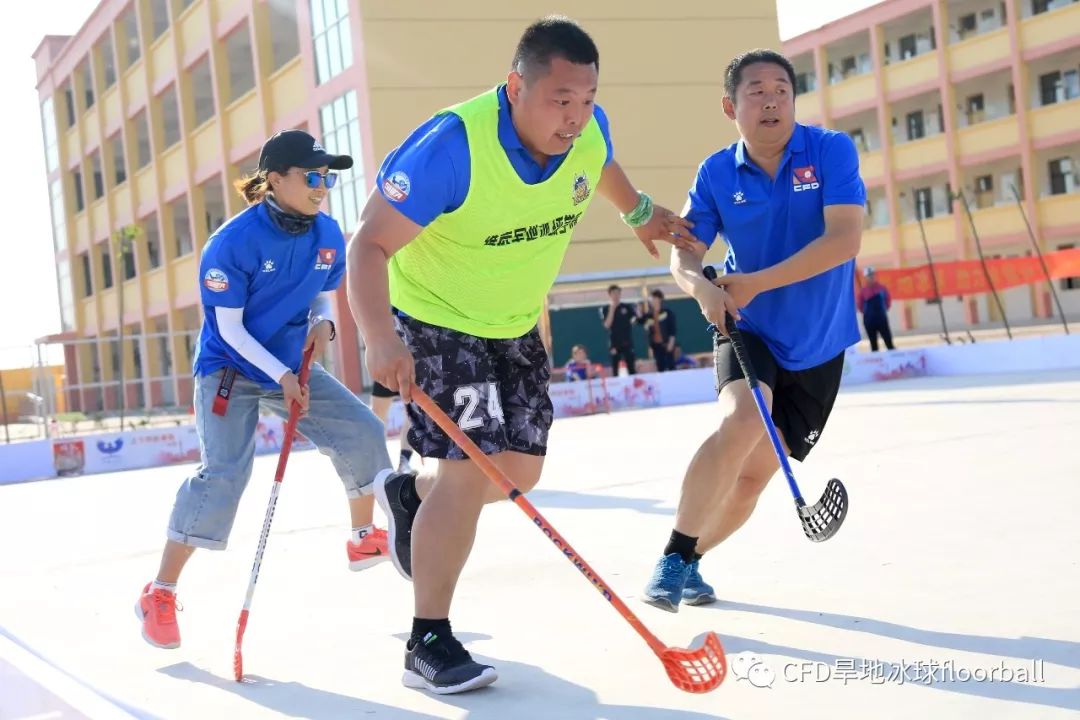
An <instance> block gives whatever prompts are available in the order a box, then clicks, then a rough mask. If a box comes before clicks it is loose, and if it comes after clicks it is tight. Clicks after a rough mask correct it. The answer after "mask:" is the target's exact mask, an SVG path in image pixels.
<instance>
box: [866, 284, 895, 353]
mask: <svg viewBox="0 0 1080 720" xmlns="http://www.w3.org/2000/svg"><path fill="white" fill-rule="evenodd" d="M863 275H865V276H866V283H865V284H864V285H863V286H862V289H861V290H859V312H861V313H862V316H863V327H864V328H865V329H866V337H867V339H869V340H870V351H871V352H877V350H878V335H881V339H882V340H884V341H885V347H886V348H887V349H888V350H895V349H896V348H894V347H893V341H892V330H891V329H890V328H889V308H890V307H892V298H891V297H889V289H888V288H886V287H885V286H884V285H882V284H881V283H879V282H878V280H877V275H876V274H875V273H874V268H872V267H868V268H866V270H864V271H863Z"/></svg>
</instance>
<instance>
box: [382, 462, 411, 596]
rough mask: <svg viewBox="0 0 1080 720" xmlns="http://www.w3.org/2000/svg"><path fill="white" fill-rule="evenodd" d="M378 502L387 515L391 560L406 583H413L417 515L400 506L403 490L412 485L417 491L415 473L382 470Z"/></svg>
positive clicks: (401, 504) (403, 505) (402, 505)
mask: <svg viewBox="0 0 1080 720" xmlns="http://www.w3.org/2000/svg"><path fill="white" fill-rule="evenodd" d="M374 484H375V499H376V500H377V501H378V502H379V507H381V508H382V511H383V513H385V514H386V534H387V544H388V545H389V546H390V560H391V561H392V562H393V563H394V567H396V568H397V571H398V572H399V573H401V576H402V577H403V578H405V579H406V580H409V581H412V526H413V520H415V519H416V511H415V510H413V511H412V512H410V511H409V508H407V507H406V506H405V504H404V503H402V502H401V488H402V487H404V486H405V485H406V484H411V485H412V489H413V492H415V491H416V473H415V472H409V473H399V472H396V471H394V470H391V469H389V468H388V469H386V470H382V471H380V472H379V474H378V475H376V476H375V483H374Z"/></svg>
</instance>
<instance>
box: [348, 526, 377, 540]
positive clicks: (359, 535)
mask: <svg viewBox="0 0 1080 720" xmlns="http://www.w3.org/2000/svg"><path fill="white" fill-rule="evenodd" d="M374 529H375V526H374V525H365V526H364V527H358V528H353V529H352V541H353V542H354V543H358V542H360V541H361V540H363V539H364V536H365V535H367V534H368V533H370V532H371V531H372V530H374Z"/></svg>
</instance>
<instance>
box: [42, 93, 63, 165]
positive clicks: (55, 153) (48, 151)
mask: <svg viewBox="0 0 1080 720" xmlns="http://www.w3.org/2000/svg"><path fill="white" fill-rule="evenodd" d="M41 134H42V136H43V137H44V138H45V166H46V167H47V168H48V171H49V172H52V171H53V170H55V169H56V167H57V166H58V165H59V164H60V153H59V149H58V146H57V143H56V112H55V109H54V107H53V99H52V98H51V97H49V98H45V102H43V103H41Z"/></svg>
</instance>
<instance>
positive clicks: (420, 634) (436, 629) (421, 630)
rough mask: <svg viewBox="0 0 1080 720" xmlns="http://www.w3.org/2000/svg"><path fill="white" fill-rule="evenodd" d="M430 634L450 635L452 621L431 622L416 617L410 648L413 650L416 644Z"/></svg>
mask: <svg viewBox="0 0 1080 720" xmlns="http://www.w3.org/2000/svg"><path fill="white" fill-rule="evenodd" d="M428 633H434V634H436V635H450V634H451V630H450V620H449V619H448V618H442V619H441V620H429V619H427V618H418V617H414V618H413V621H412V635H411V636H410V637H409V642H408V647H409V649H412V648H413V647H414V646H415V645H416V643H418V642H420V641H421V640H423V639H424V637H425V636H426V635H427V634H428Z"/></svg>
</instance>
